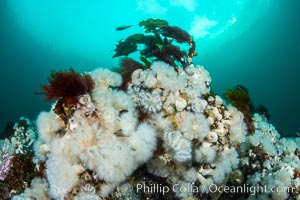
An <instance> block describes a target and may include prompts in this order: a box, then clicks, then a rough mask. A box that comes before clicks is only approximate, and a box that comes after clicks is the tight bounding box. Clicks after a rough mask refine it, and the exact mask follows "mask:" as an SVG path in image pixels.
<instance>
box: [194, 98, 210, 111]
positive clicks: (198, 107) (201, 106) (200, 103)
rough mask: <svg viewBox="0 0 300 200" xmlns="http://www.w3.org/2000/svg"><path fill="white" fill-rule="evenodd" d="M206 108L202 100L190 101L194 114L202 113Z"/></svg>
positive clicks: (204, 101) (205, 103) (205, 102)
mask: <svg viewBox="0 0 300 200" xmlns="http://www.w3.org/2000/svg"><path fill="white" fill-rule="evenodd" d="M206 106H207V101H206V100H204V99H200V98H196V99H195V100H193V101H192V110H193V111H194V112H196V113H203V111H204V110H205V108H206Z"/></svg>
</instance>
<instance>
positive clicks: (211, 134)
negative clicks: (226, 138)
mask: <svg viewBox="0 0 300 200" xmlns="http://www.w3.org/2000/svg"><path fill="white" fill-rule="evenodd" d="M206 138H207V141H208V142H210V143H214V142H217V141H218V134H217V133H216V132H214V131H211V132H209V133H208V135H207V136H206Z"/></svg>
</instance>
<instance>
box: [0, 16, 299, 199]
mask: <svg viewBox="0 0 300 200" xmlns="http://www.w3.org/2000/svg"><path fill="white" fill-rule="evenodd" d="M139 25H140V26H141V27H142V28H144V30H145V34H135V35H132V36H129V37H128V38H127V39H125V40H121V41H120V42H119V44H117V46H116V49H115V52H116V53H115V55H114V57H118V56H128V55H129V54H130V53H132V52H135V51H139V52H140V56H141V57H140V61H141V62H139V61H135V60H133V59H131V58H129V57H123V58H122V61H121V62H120V63H121V64H120V68H118V69H114V70H109V69H104V68H99V69H95V70H94V71H92V72H90V73H87V74H79V73H77V72H75V71H74V70H70V72H67V71H65V72H55V73H52V77H51V78H50V79H49V85H43V86H42V88H43V89H44V90H45V92H44V94H46V97H47V98H48V99H55V102H54V103H53V105H52V108H51V109H50V110H49V111H43V112H41V113H40V114H39V116H38V117H37V120H36V121H35V122H31V121H30V120H28V119H25V118H21V122H22V123H20V122H19V123H16V124H15V125H14V126H13V130H12V132H11V134H10V136H7V138H6V139H4V140H1V143H0V147H1V149H0V150H1V151H0V156H1V162H0V178H1V179H0V195H1V197H0V198H1V199H14V200H21V199H22V200H23V199H26V200H27V199H39V200H44V199H59V200H60V199H61V200H67V199H68V200H69V199H70V200H72V199H74V200H87V199H88V200H100V199H233V198H239V199H275V200H277V199H297V200H299V199H300V138H299V137H295V138H281V137H280V135H279V133H278V132H277V130H276V128H275V127H274V126H272V125H271V124H270V123H269V122H268V119H267V118H266V116H265V115H260V114H258V113H255V109H254V110H253V109H250V108H251V106H252V105H250V103H251V101H250V97H249V96H248V91H247V92H246V91H245V89H244V88H241V87H237V88H236V90H228V91H227V98H226V97H224V98H222V97H221V96H219V95H218V94H215V93H213V92H212V91H211V88H210V83H211V77H210V75H209V72H208V71H207V70H206V69H205V68H204V67H203V66H200V65H194V64H193V62H192V57H193V56H195V55H196V52H195V42H194V41H193V40H192V37H191V36H190V35H189V34H188V33H187V32H185V31H184V30H182V29H181V28H179V27H175V26H169V25H168V22H166V21H164V20H158V19H148V20H144V21H142V22H140V24H139ZM137 44H144V48H143V49H142V50H138V49H137V46H138V45H137ZM184 45H186V46H184ZM64 81H66V82H67V83H66V84H64Z"/></svg>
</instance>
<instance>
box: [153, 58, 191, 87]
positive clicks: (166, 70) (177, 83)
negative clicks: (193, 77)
mask: <svg viewBox="0 0 300 200" xmlns="http://www.w3.org/2000/svg"><path fill="white" fill-rule="evenodd" d="M151 69H152V71H153V72H154V73H155V74H156V79H157V87H159V88H164V89H166V90H171V91H178V90H180V89H183V88H184V87H185V85H186V79H185V78H184V77H183V76H179V75H178V74H177V73H176V72H175V70H174V68H173V67H172V66H170V65H169V64H167V63H165V62H161V61H155V62H153V63H152V65H151Z"/></svg>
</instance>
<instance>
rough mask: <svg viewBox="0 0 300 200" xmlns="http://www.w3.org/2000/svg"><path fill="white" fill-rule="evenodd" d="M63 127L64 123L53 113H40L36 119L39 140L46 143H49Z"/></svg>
mask: <svg viewBox="0 0 300 200" xmlns="http://www.w3.org/2000/svg"><path fill="white" fill-rule="evenodd" d="M64 126H65V125H64V122H63V121H62V120H61V119H60V118H59V117H58V116H57V115H56V114H55V113H53V112H41V113H40V114H39V116H38V118H37V129H38V133H39V138H40V139H41V140H43V141H45V142H46V143H50V142H51V141H52V140H53V138H55V136H56V132H57V131H58V130H60V129H62V128H63V127H64Z"/></svg>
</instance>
